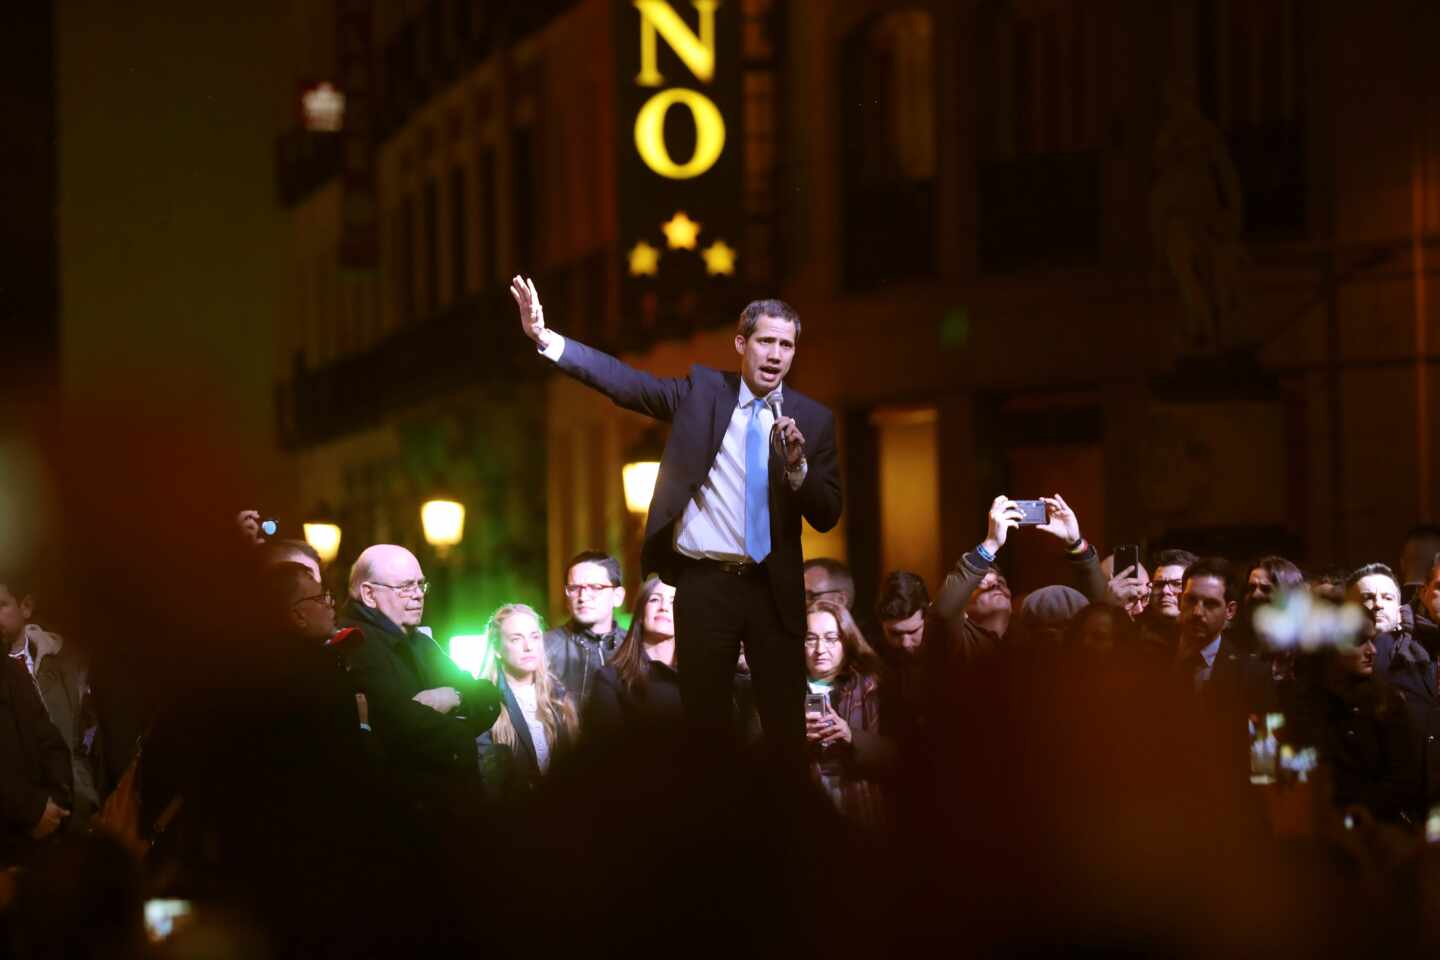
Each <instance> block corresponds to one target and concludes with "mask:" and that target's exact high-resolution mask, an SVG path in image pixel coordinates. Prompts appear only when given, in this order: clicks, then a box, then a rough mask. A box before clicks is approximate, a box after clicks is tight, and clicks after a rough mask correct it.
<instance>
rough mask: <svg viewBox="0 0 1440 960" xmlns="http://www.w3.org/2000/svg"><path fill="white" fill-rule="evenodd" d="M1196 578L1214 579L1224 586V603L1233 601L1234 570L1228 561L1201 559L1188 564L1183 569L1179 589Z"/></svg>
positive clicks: (1222, 559)
mask: <svg viewBox="0 0 1440 960" xmlns="http://www.w3.org/2000/svg"><path fill="white" fill-rule="evenodd" d="M1196 577H1214V578H1215V579H1216V580H1219V581H1220V582H1221V583H1222V584H1224V585H1225V602H1226V603H1230V602H1231V601H1233V600H1234V599H1235V594H1236V591H1235V568H1234V567H1232V566H1230V561H1229V560H1226V559H1225V558H1224V557H1201V558H1200V559H1199V560H1196V561H1195V562H1194V563H1192V564H1190V566H1188V567H1186V568H1185V575H1184V576H1183V577H1181V578H1180V586H1181V588H1182V589H1183V588H1184V586H1185V585H1186V584H1188V583H1189V582H1190V581H1191V580H1193V579H1195V578H1196Z"/></svg>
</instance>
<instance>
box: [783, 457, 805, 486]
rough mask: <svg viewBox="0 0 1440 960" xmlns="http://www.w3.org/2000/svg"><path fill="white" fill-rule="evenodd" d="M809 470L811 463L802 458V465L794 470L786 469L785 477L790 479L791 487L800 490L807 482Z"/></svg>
mask: <svg viewBox="0 0 1440 960" xmlns="http://www.w3.org/2000/svg"><path fill="white" fill-rule="evenodd" d="M809 472H810V464H809V463H808V462H806V461H804V460H801V461H800V466H798V467H796V468H795V469H794V470H786V471H785V479H786V480H788V481H790V489H791V490H792V491H794V490H799V489H800V486H801V485H802V484H803V483H804V482H805V475H806V474H807V473H809Z"/></svg>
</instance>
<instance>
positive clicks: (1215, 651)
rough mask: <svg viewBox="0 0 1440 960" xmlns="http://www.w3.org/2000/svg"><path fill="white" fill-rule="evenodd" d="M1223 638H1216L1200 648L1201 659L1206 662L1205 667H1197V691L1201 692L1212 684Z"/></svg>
mask: <svg viewBox="0 0 1440 960" xmlns="http://www.w3.org/2000/svg"><path fill="white" fill-rule="evenodd" d="M1221 636H1223V634H1222V635H1220V636H1216V637H1215V639H1214V640H1211V641H1210V642H1209V643H1207V644H1205V646H1203V647H1201V648H1200V658H1201V659H1202V660H1204V661H1205V666H1203V667H1202V666H1198V665H1197V666H1196V667H1195V689H1196V690H1199V689H1200V688H1201V687H1203V686H1205V684H1207V683H1209V682H1210V674H1211V673H1212V672H1213V671H1214V670H1215V657H1216V656H1218V655H1219V653H1220V639H1221Z"/></svg>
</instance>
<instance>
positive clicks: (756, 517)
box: [745, 397, 770, 563]
mask: <svg viewBox="0 0 1440 960" xmlns="http://www.w3.org/2000/svg"><path fill="white" fill-rule="evenodd" d="M764 406H765V401H764V400H762V399H760V398H759V397H756V398H755V399H754V401H752V402H751V404H750V426H749V427H747V428H746V430H745V552H746V553H747V554H749V555H750V559H751V560H754V561H755V562H756V563H760V562H761V561H762V560H764V559H765V558H766V557H768V556H770V483H769V481H770V444H769V443H768V442H767V441H768V439H769V438H768V437H766V436H765V428H764V427H763V426H762V425H761V423H760V410H761V408H762V407H764Z"/></svg>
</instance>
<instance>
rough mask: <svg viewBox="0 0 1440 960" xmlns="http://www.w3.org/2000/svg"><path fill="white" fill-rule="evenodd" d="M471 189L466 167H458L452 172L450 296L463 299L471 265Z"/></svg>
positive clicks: (454, 298)
mask: <svg viewBox="0 0 1440 960" xmlns="http://www.w3.org/2000/svg"><path fill="white" fill-rule="evenodd" d="M469 195H470V194H469V191H467V190H466V189H465V168H464V167H456V168H455V169H454V170H453V171H452V172H451V174H450V297H451V299H452V300H457V301H458V300H463V299H464V298H465V292H466V289H467V281H466V276H465V274H466V272H467V268H468V266H469V262H470V261H469V244H468V242H467V241H468V239H469V238H468V235H467V229H466V228H467V227H468V225H469V222H470V218H469V213H470V211H469V209H468V208H467V206H466V203H467V201H468V200H469Z"/></svg>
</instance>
